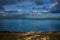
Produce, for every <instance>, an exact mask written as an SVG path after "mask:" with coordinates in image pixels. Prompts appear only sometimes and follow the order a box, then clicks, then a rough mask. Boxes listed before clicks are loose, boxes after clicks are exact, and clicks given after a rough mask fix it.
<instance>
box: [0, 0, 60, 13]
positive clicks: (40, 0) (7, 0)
mask: <svg viewBox="0 0 60 40" xmlns="http://www.w3.org/2000/svg"><path fill="white" fill-rule="evenodd" d="M24 1H27V3H26V4H28V1H30V2H32V4H34V5H35V6H36V8H37V9H41V8H42V6H40V5H43V4H45V3H47V4H48V3H49V0H0V10H4V8H3V7H2V6H3V5H11V4H17V3H21V2H22V3H24ZM44 1H45V2H44ZM55 2H57V3H58V4H57V5H55V6H54V7H52V8H51V12H59V11H60V0H50V3H55ZM45 6H48V5H45ZM38 7H39V8H38ZM40 7H41V8H40ZM47 9H49V8H48V7H47Z"/></svg>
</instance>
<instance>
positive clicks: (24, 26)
mask: <svg viewBox="0 0 60 40" xmlns="http://www.w3.org/2000/svg"><path fill="white" fill-rule="evenodd" d="M0 31H11V32H31V31H34V32H36V31H37V32H47V31H60V20H28V19H25V20H23V19H1V20H0Z"/></svg>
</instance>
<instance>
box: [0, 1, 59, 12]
mask: <svg viewBox="0 0 60 40" xmlns="http://www.w3.org/2000/svg"><path fill="white" fill-rule="evenodd" d="M53 8H54V9H53ZM0 10H4V11H16V10H49V11H51V12H59V10H60V8H59V2H58V0H56V1H54V2H51V0H33V1H32V0H5V1H4V0H0Z"/></svg>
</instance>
